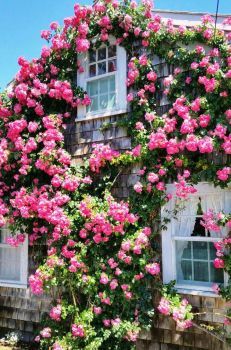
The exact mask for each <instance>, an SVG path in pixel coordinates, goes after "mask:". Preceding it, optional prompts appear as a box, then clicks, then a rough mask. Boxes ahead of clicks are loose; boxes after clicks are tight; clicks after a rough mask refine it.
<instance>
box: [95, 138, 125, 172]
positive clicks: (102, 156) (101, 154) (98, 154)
mask: <svg viewBox="0 0 231 350" xmlns="http://www.w3.org/2000/svg"><path fill="white" fill-rule="evenodd" d="M92 147H93V151H92V155H91V157H90V159H89V165H90V169H91V171H93V172H96V173H99V171H100V168H102V167H103V166H104V165H105V163H106V161H108V162H111V161H112V160H113V159H115V158H117V157H118V156H119V152H117V151H115V150H113V149H112V148H111V147H110V146H109V145H103V144H93V145H92Z"/></svg>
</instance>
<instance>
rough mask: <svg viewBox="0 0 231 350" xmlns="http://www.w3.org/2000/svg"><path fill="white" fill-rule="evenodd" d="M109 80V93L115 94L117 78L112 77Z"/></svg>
mask: <svg viewBox="0 0 231 350" xmlns="http://www.w3.org/2000/svg"><path fill="white" fill-rule="evenodd" d="M108 79H109V91H110V92H114V91H115V76H114V75H113V76H111V77H109V78H108Z"/></svg>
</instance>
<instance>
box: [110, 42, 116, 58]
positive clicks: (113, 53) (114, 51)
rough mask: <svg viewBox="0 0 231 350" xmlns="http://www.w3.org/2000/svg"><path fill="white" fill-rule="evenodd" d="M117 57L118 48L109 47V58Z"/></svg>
mask: <svg viewBox="0 0 231 350" xmlns="http://www.w3.org/2000/svg"><path fill="white" fill-rule="evenodd" d="M115 56H116V46H115V45H113V46H109V48H108V57H115Z"/></svg>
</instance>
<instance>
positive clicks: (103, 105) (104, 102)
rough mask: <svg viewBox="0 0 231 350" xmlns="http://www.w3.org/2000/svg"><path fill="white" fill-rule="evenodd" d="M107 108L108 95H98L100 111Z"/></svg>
mask: <svg viewBox="0 0 231 350" xmlns="http://www.w3.org/2000/svg"><path fill="white" fill-rule="evenodd" d="M107 107H108V95H100V109H106V108H107Z"/></svg>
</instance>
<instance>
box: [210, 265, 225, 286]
mask: <svg viewBox="0 0 231 350" xmlns="http://www.w3.org/2000/svg"><path fill="white" fill-rule="evenodd" d="M210 271H211V282H214V283H224V273H223V270H222V269H215V267H214V266H213V263H210Z"/></svg>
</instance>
